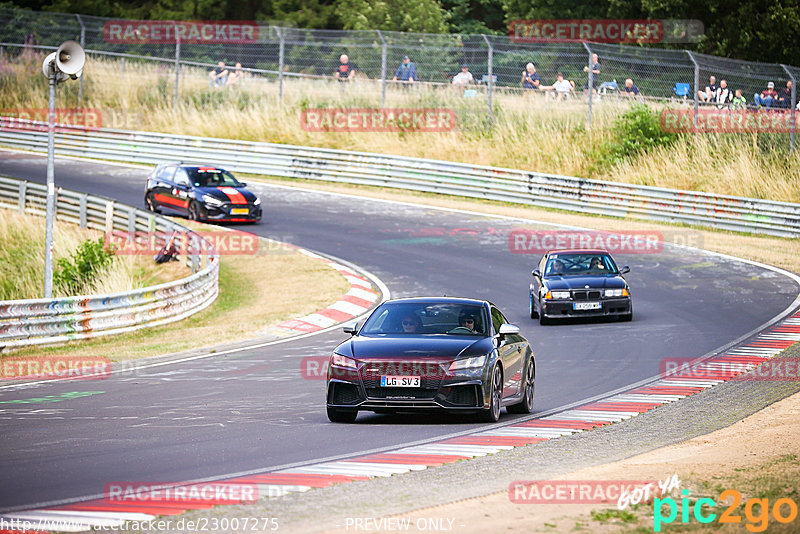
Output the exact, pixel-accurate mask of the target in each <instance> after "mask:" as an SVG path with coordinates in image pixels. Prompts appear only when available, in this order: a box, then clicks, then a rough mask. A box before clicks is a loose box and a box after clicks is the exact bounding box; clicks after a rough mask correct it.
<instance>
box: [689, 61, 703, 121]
mask: <svg viewBox="0 0 800 534" xmlns="http://www.w3.org/2000/svg"><path fill="white" fill-rule="evenodd" d="M686 53H687V54H689V59H691V60H692V63H693V64H694V87H692V89H693V90H694V129H695V131H697V113H698V112H699V110H700V95H699V94H698V93H699V92H700V65H698V64H697V61H696V60H695V59H694V54H692V53H691V52H690V51H689V50H687V51H686Z"/></svg>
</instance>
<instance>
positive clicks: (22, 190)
mask: <svg viewBox="0 0 800 534" xmlns="http://www.w3.org/2000/svg"><path fill="white" fill-rule="evenodd" d="M27 192H28V182H27V181H25V180H23V181H21V182H20V183H19V200H18V202H17V206H18V209H19V213H20V215H25V195H26V193H27Z"/></svg>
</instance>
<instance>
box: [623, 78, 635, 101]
mask: <svg viewBox="0 0 800 534" xmlns="http://www.w3.org/2000/svg"><path fill="white" fill-rule="evenodd" d="M619 92H620V94H621V95H623V96H626V97H628V98H636V97H637V96H639V88H638V87H636V86H635V85H633V80H631V79H630V78H628V79H627V80H625V85H623V86H622V89H620V90H619Z"/></svg>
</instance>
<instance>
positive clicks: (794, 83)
mask: <svg viewBox="0 0 800 534" xmlns="http://www.w3.org/2000/svg"><path fill="white" fill-rule="evenodd" d="M781 68H782V69H783V70H784V72H786V74H787V75H788V76H789V79H791V80H792V103H791V106H792V109H791V111H790V113H791V114H792V118H791V124H792V126H791V128H792V131H791V132H789V152H794V133H795V130H797V120H796V113H797V109H796V108H795V106H797V80H796V79H795V77H794V75H793V74H792V71H790V70H789V67H787V66H786V65H784V64H783V63H781Z"/></svg>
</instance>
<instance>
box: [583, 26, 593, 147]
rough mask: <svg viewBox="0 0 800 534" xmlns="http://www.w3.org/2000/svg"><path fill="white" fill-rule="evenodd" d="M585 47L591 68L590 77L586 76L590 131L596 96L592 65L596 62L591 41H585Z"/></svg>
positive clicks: (588, 127) (588, 125) (587, 127)
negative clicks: (593, 60) (590, 44)
mask: <svg viewBox="0 0 800 534" xmlns="http://www.w3.org/2000/svg"><path fill="white" fill-rule="evenodd" d="M583 47H584V48H585V49H586V51H587V52H588V53H589V69H588V71H587V75H588V77H587V78H586V87H587V88H588V89H587V91H586V96H587V98H588V100H589V103H588V104H587V107H586V130H587V131H588V130H591V129H592V100H593V97H594V72H592V67H594V64H593V63H592V48H591V47H590V46H589V43H587V42H586V41H583Z"/></svg>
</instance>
